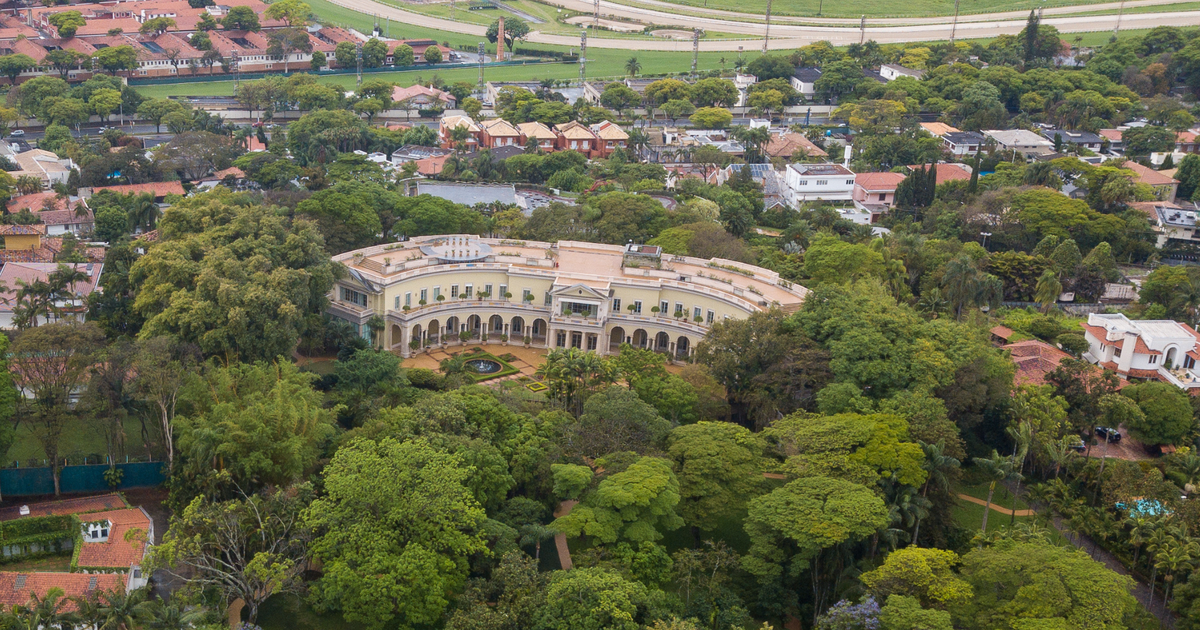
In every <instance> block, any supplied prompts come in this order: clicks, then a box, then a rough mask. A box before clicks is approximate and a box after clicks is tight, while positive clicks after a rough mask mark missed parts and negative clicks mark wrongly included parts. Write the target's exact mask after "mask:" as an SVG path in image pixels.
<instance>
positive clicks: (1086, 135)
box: [1042, 128, 1104, 152]
mask: <svg viewBox="0 0 1200 630" xmlns="http://www.w3.org/2000/svg"><path fill="white" fill-rule="evenodd" d="M1042 137H1044V138H1046V139H1047V140H1049V141H1050V142H1051V143H1052V144H1053V143H1054V142H1055V139H1056V138H1057V139H1058V143H1059V144H1060V145H1061V146H1064V147H1065V146H1067V145H1070V146H1072V147H1075V148H1076V149H1087V150H1088V151H1094V152H1099V151H1100V145H1102V144H1104V138H1103V137H1102V136H1099V135H1097V134H1094V133H1092V132H1090V131H1080V130H1070V129H1054V128H1050V129H1043V130H1042Z"/></svg>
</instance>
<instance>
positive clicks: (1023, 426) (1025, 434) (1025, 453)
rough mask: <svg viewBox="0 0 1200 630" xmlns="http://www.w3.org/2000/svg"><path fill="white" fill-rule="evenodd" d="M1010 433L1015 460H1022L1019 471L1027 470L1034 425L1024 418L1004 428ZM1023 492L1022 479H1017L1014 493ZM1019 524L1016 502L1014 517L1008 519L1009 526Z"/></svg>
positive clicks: (1013, 511)
mask: <svg viewBox="0 0 1200 630" xmlns="http://www.w3.org/2000/svg"><path fill="white" fill-rule="evenodd" d="M1004 432H1005V433H1007V434H1008V437H1009V439H1011V440H1012V441H1013V454H1012V457H1013V461H1014V462H1020V466H1018V467H1017V471H1018V472H1020V473H1024V472H1025V460H1026V459H1027V458H1028V457H1029V446H1030V444H1032V443H1033V425H1032V424H1031V423H1030V422H1029V421H1028V420H1022V421H1021V422H1019V423H1017V424H1016V425H1015V426H1013V425H1009V426H1008V427H1006V428H1005V429H1004ZM1020 492H1021V480H1020V479H1018V480H1017V489H1016V492H1014V493H1013V496H1014V497H1015V496H1016V495H1017V494H1019V493H1020ZM1016 524H1017V509H1016V504H1015V503H1014V504H1013V510H1012V517H1011V518H1010V519H1009V521H1008V525H1009V527H1011V526H1013V525H1016Z"/></svg>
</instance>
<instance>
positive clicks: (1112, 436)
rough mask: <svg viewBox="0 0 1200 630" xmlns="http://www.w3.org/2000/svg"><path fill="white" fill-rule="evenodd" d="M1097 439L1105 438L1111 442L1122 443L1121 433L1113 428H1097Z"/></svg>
mask: <svg viewBox="0 0 1200 630" xmlns="http://www.w3.org/2000/svg"><path fill="white" fill-rule="evenodd" d="M1096 437H1102V438H1105V439H1106V440H1107V441H1109V442H1120V441H1121V432H1120V431H1118V430H1116V429H1114V428H1112V427H1096Z"/></svg>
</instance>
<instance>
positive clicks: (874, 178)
mask: <svg viewBox="0 0 1200 630" xmlns="http://www.w3.org/2000/svg"><path fill="white" fill-rule="evenodd" d="M906 178H907V175H904V174H903V173H858V174H856V175H855V176H854V201H857V202H861V203H864V204H867V203H869V204H875V205H881V206H884V207H886V208H890V207H892V206H893V205H894V204H895V203H896V188H897V187H898V186H899V185H900V182H902V181H904V180H905V179H906Z"/></svg>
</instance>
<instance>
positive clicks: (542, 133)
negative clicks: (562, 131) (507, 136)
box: [517, 121, 558, 153]
mask: <svg viewBox="0 0 1200 630" xmlns="http://www.w3.org/2000/svg"><path fill="white" fill-rule="evenodd" d="M517 130H518V131H520V132H521V140H522V142H521V144H523V145H528V144H529V141H530V140H533V141H534V142H535V143H537V148H538V149H540V150H542V151H544V152H546V153H549V152H551V151H553V150H555V148H556V147H557V145H558V134H556V133H554V130H553V129H551V128H549V127H547V126H546V125H543V124H542V123H540V122H537V121H534V122H526V123H521V124H519V125H517Z"/></svg>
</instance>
